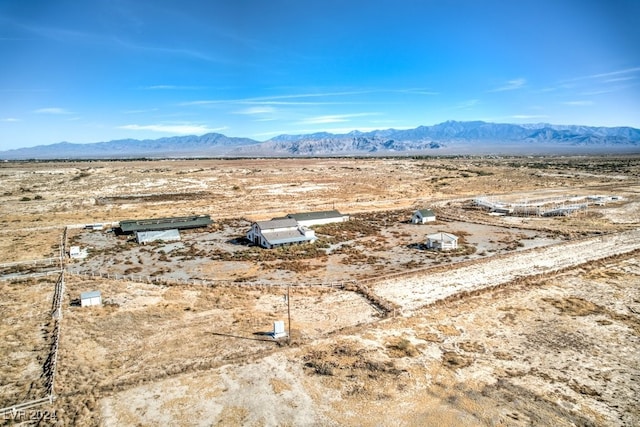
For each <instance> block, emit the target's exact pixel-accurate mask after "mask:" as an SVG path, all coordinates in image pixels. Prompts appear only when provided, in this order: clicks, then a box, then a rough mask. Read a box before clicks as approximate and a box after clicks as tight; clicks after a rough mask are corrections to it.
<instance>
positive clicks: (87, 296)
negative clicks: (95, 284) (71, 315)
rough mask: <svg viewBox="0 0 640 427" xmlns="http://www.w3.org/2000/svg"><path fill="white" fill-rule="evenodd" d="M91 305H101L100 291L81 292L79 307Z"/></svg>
mask: <svg viewBox="0 0 640 427" xmlns="http://www.w3.org/2000/svg"><path fill="white" fill-rule="evenodd" d="M92 305H102V295H101V294H100V291H89V292H82V293H81V294H80V306H81V307H90V306H92Z"/></svg>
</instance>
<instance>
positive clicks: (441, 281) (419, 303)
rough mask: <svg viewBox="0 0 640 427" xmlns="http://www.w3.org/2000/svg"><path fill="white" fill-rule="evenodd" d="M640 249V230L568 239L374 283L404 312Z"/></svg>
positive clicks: (378, 293) (385, 296) (384, 295)
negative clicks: (540, 246) (523, 250)
mask: <svg viewBox="0 0 640 427" xmlns="http://www.w3.org/2000/svg"><path fill="white" fill-rule="evenodd" d="M638 248H640V229H636V230H632V231H627V232H622V233H613V234H608V235H605V236H599V237H595V238H589V239H583V240H580V241H574V242H568V243H563V244H559V245H553V246H548V247H543V248H537V249H533V250H530V251H525V252H517V253H513V254H512V255H508V256H502V257H499V258H491V259H488V260H486V261H485V262H480V263H478V262H474V263H472V264H470V265H466V266H459V267H452V268H451V270H447V271H440V272H435V273H433V274H424V275H420V276H415V277H403V278H398V279H390V280H384V281H381V282H378V283H377V284H375V285H374V286H372V289H373V291H374V292H375V293H376V294H377V295H378V296H380V297H382V298H384V299H386V300H388V301H391V302H393V303H395V304H397V305H399V306H400V307H401V308H402V311H403V313H404V314H409V313H411V312H412V311H414V310H416V309H418V308H420V307H423V306H425V305H428V304H432V303H434V302H436V301H439V300H442V299H444V298H447V297H449V296H451V295H454V294H457V293H460V292H465V291H474V290H478V289H483V288H487V287H491V286H496V285H499V284H501V283H507V282H510V281H512V280H515V279H517V278H519V277H526V276H532V275H537V274H545V273H552V272H556V271H559V270H562V269H565V268H567V267H571V266H575V265H580V264H583V263H585V262H588V261H594V260H598V259H602V258H606V257H609V256H613V255H619V254H623V253H627V252H631V251H633V250H636V249H638Z"/></svg>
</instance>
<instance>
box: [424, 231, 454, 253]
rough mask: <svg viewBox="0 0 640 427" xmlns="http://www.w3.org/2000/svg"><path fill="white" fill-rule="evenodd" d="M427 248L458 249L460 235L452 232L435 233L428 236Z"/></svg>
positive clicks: (440, 249)
mask: <svg viewBox="0 0 640 427" xmlns="http://www.w3.org/2000/svg"><path fill="white" fill-rule="evenodd" d="M427 248H428V249H436V250H439V251H451V250H455V249H458V237H457V236H455V235H453V234H450V233H444V232H440V233H435V234H429V235H428V236H427Z"/></svg>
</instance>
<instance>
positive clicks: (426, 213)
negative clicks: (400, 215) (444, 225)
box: [411, 209, 436, 224]
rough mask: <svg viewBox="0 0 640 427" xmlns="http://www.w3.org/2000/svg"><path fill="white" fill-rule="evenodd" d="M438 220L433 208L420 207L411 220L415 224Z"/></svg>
mask: <svg viewBox="0 0 640 427" xmlns="http://www.w3.org/2000/svg"><path fill="white" fill-rule="evenodd" d="M435 220H436V214H435V213H433V211H432V210H431V209H418V210H417V211H415V212H414V213H413V216H412V217H411V222H412V223H413V224H424V223H427V222H432V221H435Z"/></svg>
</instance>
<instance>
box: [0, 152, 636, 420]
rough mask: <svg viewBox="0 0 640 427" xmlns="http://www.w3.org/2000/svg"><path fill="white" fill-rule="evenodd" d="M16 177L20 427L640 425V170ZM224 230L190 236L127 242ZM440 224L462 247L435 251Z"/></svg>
mask: <svg viewBox="0 0 640 427" xmlns="http://www.w3.org/2000/svg"><path fill="white" fill-rule="evenodd" d="M0 183H2V190H1V192H0V224H1V225H2V227H1V228H0V255H1V256H0V289H1V292H0V319H1V320H0V336H1V337H2V340H1V341H0V354H2V359H3V361H4V364H3V368H2V375H1V376H0V408H2V412H1V415H0V420H2V422H3V423H5V424H7V425H80V426H95V425H105V426H124V425H136V426H138V425H139V426H156V425H189V426H191V425H198V426H210V425H224V426H230V425H231V426H233V425H249V426H283V425H285V426H286V425H290V426H343V425H347V426H349V425H354V426H355V425H358V426H386V425H395V426H430V425H433V426H460V425H469V426H476V425H486V426H530V425H546V426H635V425H640V406H639V405H638V402H639V401H640V156H631V155H630V156H624V157H613V156H612V157H606V156H604V157H588V156H583V157H450V158H435V157H434V158H429V157H415V158H410V157H407V158H323V159H226V160H222V159H193V160H153V161H152V160H149V161H144V160H135V161H133V160H132V161H91V162H89V161H87V162H5V163H2V164H0ZM478 201H488V202H491V203H493V204H494V206H498V205H500V204H514V205H518V206H525V207H526V209H525V211H526V212H524V213H521V214H519V215H496V214H495V212H493V213H491V212H489V211H488V210H486V209H483V208H482V206H480V205H479V204H478ZM542 201H546V202H549V203H553V204H554V206H556V207H558V209H559V212H565V213H569V214H568V215H557V216H540V215H536V214H535V213H532V212H534V210H527V209H529V208H530V207H532V206H536V204H539V203H541V202H542ZM578 205H579V206H580V208H579V209H575V211H573V210H572V206H578ZM417 209H431V210H432V211H433V212H435V214H436V218H437V219H436V221H434V222H429V223H426V224H411V223H410V221H409V219H410V218H411V215H412V214H413V212H415V211H416V210H417ZM327 210H338V211H340V212H341V213H343V214H348V215H349V217H350V220H349V221H347V222H344V223H338V224H328V225H321V226H316V227H314V231H315V233H316V236H317V237H318V240H317V241H316V242H315V243H311V244H303V245H294V246H287V247H282V248H275V249H263V248H259V247H256V246H253V245H250V244H249V242H248V241H247V240H246V239H245V238H244V237H245V234H246V232H247V231H248V230H249V228H250V227H251V224H252V223H253V222H254V221H259V220H267V219H271V218H274V217H281V216H283V215H286V214H289V213H299V212H310V211H327ZM205 214H206V215H210V217H211V219H213V224H211V225H209V226H207V227H206V228H201V229H193V230H186V231H183V232H181V239H180V241H177V242H153V243H150V244H147V245H139V244H137V243H136V242H135V241H134V240H133V239H132V238H131V236H127V235H120V234H118V233H114V232H113V229H112V227H115V226H116V225H117V224H118V222H119V221H122V220H127V219H145V218H159V217H173V216H189V215H205ZM91 224H101V225H102V227H101V229H100V230H92V229H91V228H90V227H89V228H88V227H87V225H91ZM439 232H446V233H451V234H454V235H456V236H458V238H459V247H458V249H456V250H454V251H442V252H440V251H434V250H430V249H427V248H426V246H425V236H427V235H429V234H433V233H439ZM71 246H77V247H80V248H82V249H83V250H86V251H87V254H88V256H87V257H86V258H83V259H71V258H70V257H69V253H68V251H69V248H70V247H71ZM95 290H98V291H100V292H101V295H102V305H101V306H96V307H81V306H80V304H79V297H80V294H81V293H83V292H86V291H95ZM289 318H290V322H289V320H288V319H289ZM279 320H283V321H285V323H286V326H287V330H288V331H289V332H290V339H286V338H285V339H279V340H274V339H272V338H271V337H270V336H269V331H271V330H272V329H273V323H274V321H279Z"/></svg>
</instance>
